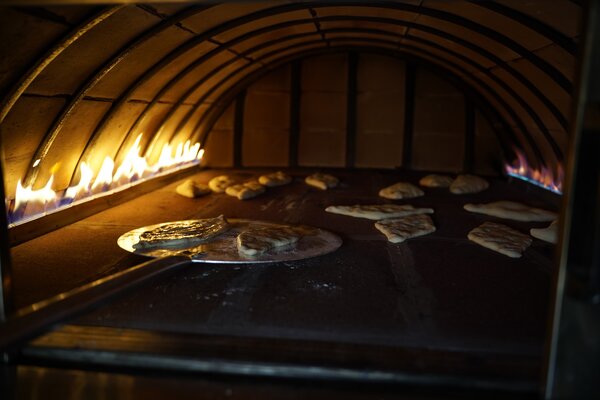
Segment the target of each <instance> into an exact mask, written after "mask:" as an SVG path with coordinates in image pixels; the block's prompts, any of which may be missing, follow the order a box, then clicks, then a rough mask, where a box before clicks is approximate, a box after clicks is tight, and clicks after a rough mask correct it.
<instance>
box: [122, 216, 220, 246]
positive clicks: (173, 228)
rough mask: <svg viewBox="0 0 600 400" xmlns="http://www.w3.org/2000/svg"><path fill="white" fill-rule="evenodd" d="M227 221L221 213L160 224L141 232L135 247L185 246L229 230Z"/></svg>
mask: <svg viewBox="0 0 600 400" xmlns="http://www.w3.org/2000/svg"><path fill="white" fill-rule="evenodd" d="M229 227H230V226H229V223H228V222H227V220H226V219H225V217H223V216H222V215H220V216H218V217H216V218H207V219H197V220H189V221H177V222H171V223H167V224H162V225H161V226H159V227H158V228H154V229H152V230H149V231H146V232H143V233H142V234H141V235H140V237H139V242H138V243H136V244H135V245H134V246H133V247H134V248H136V249H154V248H187V247H190V246H194V245H197V244H199V243H202V242H207V241H209V240H211V239H213V238H215V237H217V236H219V235H220V234H222V233H223V232H226V231H227V230H229Z"/></svg>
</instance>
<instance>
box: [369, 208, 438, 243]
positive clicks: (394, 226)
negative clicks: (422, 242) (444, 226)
mask: <svg viewBox="0 0 600 400" xmlns="http://www.w3.org/2000/svg"><path fill="white" fill-rule="evenodd" d="M375 228H377V229H378V230H379V231H380V232H381V233H383V234H384V235H385V236H386V237H387V238H388V241H390V242H392V243H402V242H404V241H405V240H406V239H410V238H414V237H417V236H423V235H427V234H428V233H431V232H435V225H433V221H432V220H431V217H430V216H429V215H425V214H419V215H411V216H408V217H402V218H393V219H384V220H381V221H378V222H375Z"/></svg>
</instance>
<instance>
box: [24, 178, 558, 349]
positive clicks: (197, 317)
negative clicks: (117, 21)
mask: <svg viewBox="0 0 600 400" xmlns="http://www.w3.org/2000/svg"><path fill="white" fill-rule="evenodd" d="M269 172H274V170H268V169H255V170H206V171H202V172H199V173H198V174H196V175H195V176H192V177H189V178H192V179H194V180H195V181H197V182H199V183H207V182H208V181H209V180H210V179H211V178H212V177H215V176H218V175H230V176H232V177H233V178H234V179H235V180H236V181H237V182H247V181H249V180H254V179H257V178H258V177H259V176H260V175H263V174H265V173H269ZM284 172H286V173H288V174H290V175H291V176H292V177H293V178H294V181H293V182H292V183H291V184H289V185H286V186H281V187H276V188H268V189H267V190H266V192H265V193H264V194H263V195H261V196H260V197H257V198H254V199H249V200H246V201H239V200H238V199H236V198H233V197H231V196H227V195H226V194H214V193H213V194H209V195H208V196H204V197H201V198H197V199H188V198H185V197H182V196H180V195H178V194H177V193H175V190H174V189H175V187H176V186H177V185H178V184H180V183H181V182H183V180H181V181H179V182H173V183H172V184H170V185H167V186H165V187H163V188H161V189H159V190H156V191H154V192H152V193H149V194H147V195H143V196H140V197H138V198H136V199H134V200H132V201H130V202H127V203H124V204H121V205H118V206H116V207H114V208H111V209H109V210H106V211H103V212H100V213H98V214H96V215H94V216H92V217H89V218H86V219H84V220H81V221H79V222H77V223H74V224H72V225H69V226H66V227H64V228H61V229H59V230H56V231H54V232H51V233H49V234H47V235H44V236H42V237H39V238H37V239H34V240H31V241H29V242H26V243H23V244H21V245H19V246H16V247H14V248H13V249H12V256H13V273H14V277H13V279H14V286H15V301H16V303H17V306H24V305H26V304H30V303H32V302H35V301H39V300H42V299H44V298H46V297H48V296H51V295H55V294H58V293H61V292H63V291H66V290H69V289H72V288H74V287H76V286H78V285H81V284H83V283H85V282H89V281H92V280H94V279H98V278H100V277H103V276H107V275H109V274H111V273H115V272H118V271H121V270H124V269H126V268H128V267H131V266H134V265H137V264H139V263H142V262H144V261H146V260H147V258H145V257H142V256H139V255H136V254H132V253H128V252H126V251H123V250H122V249H120V248H119V247H118V245H117V238H118V237H119V236H120V235H122V234H123V233H125V232H128V231H130V230H132V229H135V228H139V227H143V226H147V225H152V224H157V223H161V222H166V221H177V220H185V219H196V218H209V217H216V216H218V215H220V214H224V215H225V216H226V217H227V218H244V219H253V220H262V221H272V222H281V223H289V224H304V225H308V226H314V227H317V228H322V229H325V230H328V231H331V232H333V233H335V234H337V235H338V236H340V237H341V238H342V239H343V244H342V246H341V247H340V248H339V249H338V250H337V251H335V252H333V253H330V254H327V255H325V256H321V257H316V258H311V259H307V260H302V261H293V262H282V263H274V264H255V265H227V264H224V265H193V266H191V267H189V268H186V269H184V270H182V271H181V272H179V273H177V274H175V275H173V276H170V277H168V278H165V279H163V280H159V281H156V282H153V283H151V284H149V285H147V286H145V287H141V288H139V289H137V290H136V291H134V292H133V293H132V294H130V295H127V296H125V297H123V298H122V299H121V300H119V301H116V302H114V303H113V304H111V305H106V306H104V307H102V308H100V309H98V310H97V311H95V312H93V313H90V314H89V315H87V316H85V317H82V318H81V319H79V320H78V321H76V323H77V324H85V325H103V326H109V327H111V326H112V327H126V328H131V329H156V330H160V331H162V332H178V333H183V334H188V333H190V334H192V333H193V334H207V335H212V334H219V335H228V336H252V337H267V338H296V339H302V340H304V339H306V340H308V339H314V340H321V341H335V342H348V343H366V344H384V345H385V346H401V347H405V348H407V347H410V348H427V349H440V348H441V349H451V350H452V351H483V352H489V353H492V354H495V353H496V352H500V351H506V352H508V353H510V354H518V355H523V356H527V357H530V356H531V357H538V356H540V355H541V354H542V349H543V340H544V331H545V327H546V315H547V311H548V309H547V305H548V300H547V299H548V296H549V293H550V290H551V281H552V268H553V262H552V257H553V250H554V246H552V245H551V244H549V243H546V242H543V241H539V240H535V241H534V242H533V243H532V245H531V247H530V248H529V249H528V250H527V251H526V252H525V254H524V255H523V257H521V258H519V259H512V258H509V257H506V256H504V255H502V254H497V253H494V252H491V251H489V250H488V249H485V248H483V247H480V246H476V245H473V243H472V242H470V241H469V240H468V239H467V234H468V232H469V231H471V230H472V229H473V228H475V227H477V226H479V225H481V224H482V223H483V222H485V221H488V220H490V219H491V218H493V217H487V216H484V215H480V214H473V213H469V212H467V211H465V210H463V208H462V207H463V204H464V203H466V202H472V203H482V202H490V201H494V200H499V199H506V200H513V201H521V202H524V201H526V202H527V204H531V205H532V206H536V207H540V208H544V209H548V210H556V209H557V208H558V200H557V199H558V197H557V196H554V195H552V194H549V193H548V192H545V191H542V190H541V189H540V190H538V188H535V187H533V186H531V185H527V184H525V183H522V182H519V181H513V182H511V183H509V182H506V181H504V180H499V179H489V181H490V188H489V189H488V190H486V191H485V192H482V193H478V194H472V195H469V194H466V195H462V196H456V195H453V194H451V193H449V192H448V191H447V190H439V189H428V188H424V191H425V195H424V196H422V197H419V198H415V199H411V200H410V201H409V202H410V204H412V205H414V206H415V207H431V208H433V209H434V210H435V213H434V214H432V219H433V221H434V223H435V226H436V228H437V230H436V231H435V232H433V233H431V234H429V235H426V236H422V237H418V238H414V239H410V240H407V241H406V242H404V243H400V244H392V243H389V242H388V241H387V239H386V238H385V236H383V235H382V234H381V233H379V232H378V231H377V230H376V229H375V228H374V226H373V221H371V220H368V219H361V218H346V217H341V216H339V215H335V214H330V213H327V212H325V208H326V207H327V206H329V205H331V204H337V205H354V204H390V203H393V204H405V203H406V201H390V200H386V199H382V198H380V197H378V195H377V194H378V191H379V190H380V189H381V188H382V187H386V186H389V185H391V184H393V183H395V182H398V181H407V182H411V183H413V184H416V183H417V182H418V181H419V179H420V178H421V177H423V176H425V175H426V173H404V172H402V173H401V172H397V171H390V172H381V171H379V172H377V171H360V170H358V171H341V170H335V171H331V172H330V171H327V172H328V173H331V174H333V175H335V176H337V177H339V178H340V181H341V184H340V186H338V187H337V188H336V189H334V190H327V191H320V190H315V189H314V188H311V187H310V186H308V185H306V184H305V183H304V178H305V177H306V176H308V175H310V174H312V173H314V172H315V170H309V169H298V170H285V171H284ZM547 225H548V224H547V223H524V222H519V221H514V222H512V221H511V223H510V226H511V227H513V228H515V229H517V230H519V231H521V232H528V231H529V229H531V228H543V227H546V226H547Z"/></svg>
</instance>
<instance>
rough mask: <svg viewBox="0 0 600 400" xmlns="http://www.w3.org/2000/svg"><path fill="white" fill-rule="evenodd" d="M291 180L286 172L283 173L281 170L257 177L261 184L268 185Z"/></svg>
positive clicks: (273, 185)
mask: <svg viewBox="0 0 600 400" xmlns="http://www.w3.org/2000/svg"><path fill="white" fill-rule="evenodd" d="M291 181H292V177H291V176H289V175H287V174H284V173H283V172H281V171H277V172H274V173H272V174H267V175H261V176H260V177H259V178H258V182H259V183H260V184H261V185H265V186H268V187H275V186H282V185H287V184H288V183H290V182H291Z"/></svg>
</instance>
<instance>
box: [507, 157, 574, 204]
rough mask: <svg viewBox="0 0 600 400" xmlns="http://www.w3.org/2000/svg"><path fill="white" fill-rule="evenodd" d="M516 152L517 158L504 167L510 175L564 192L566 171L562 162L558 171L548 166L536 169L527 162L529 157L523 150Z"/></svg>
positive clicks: (551, 189) (559, 192)
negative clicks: (563, 185)
mask: <svg viewBox="0 0 600 400" xmlns="http://www.w3.org/2000/svg"><path fill="white" fill-rule="evenodd" d="M515 154H516V155H517V159H516V160H515V161H514V162H513V163H512V164H506V165H505V167H504V168H505V171H506V173H507V174H508V175H509V176H512V177H515V178H518V179H523V180H525V181H527V182H529V183H533V184H534V185H537V186H540V187H543V188H544V189H548V190H550V191H552V192H554V193H558V194H562V184H563V178H564V172H563V169H562V166H561V165H560V164H559V165H558V167H557V169H556V171H553V170H552V169H550V168H546V167H542V168H541V169H535V168H532V167H531V166H530V165H529V164H528V163H527V158H526V157H525V155H524V154H523V153H522V152H521V151H519V150H515Z"/></svg>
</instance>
